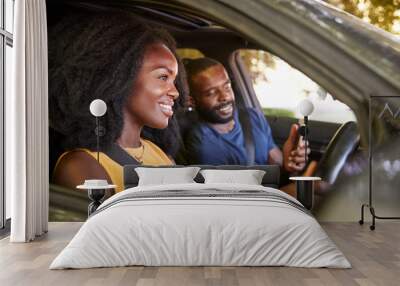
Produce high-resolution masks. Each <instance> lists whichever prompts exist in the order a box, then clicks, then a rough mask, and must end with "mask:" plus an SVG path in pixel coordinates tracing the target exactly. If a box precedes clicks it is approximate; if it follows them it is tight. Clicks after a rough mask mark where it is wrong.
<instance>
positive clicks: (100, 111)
mask: <svg viewBox="0 0 400 286" xmlns="http://www.w3.org/2000/svg"><path fill="white" fill-rule="evenodd" d="M89 109H90V113H91V114H92V115H93V116H96V117H100V116H103V115H104V114H105V113H106V111H107V104H106V103H105V102H104V101H103V100H101V99H95V100H93V101H92V102H91V103H90V106H89Z"/></svg>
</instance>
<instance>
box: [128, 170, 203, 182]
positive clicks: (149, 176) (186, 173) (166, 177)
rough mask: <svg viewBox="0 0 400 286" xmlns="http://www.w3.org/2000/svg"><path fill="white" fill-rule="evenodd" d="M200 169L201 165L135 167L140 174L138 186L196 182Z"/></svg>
mask: <svg viewBox="0 0 400 286" xmlns="http://www.w3.org/2000/svg"><path fill="white" fill-rule="evenodd" d="M199 170H200V168H199V167H182V168H146V167H137V168H135V171H136V173H137V174H138V176H139V183H138V186H149V185H167V184H186V183H195V181H194V180H193V179H194V178H195V177H196V175H197V173H198V172H199Z"/></svg>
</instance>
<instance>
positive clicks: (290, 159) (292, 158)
mask: <svg viewBox="0 0 400 286" xmlns="http://www.w3.org/2000/svg"><path fill="white" fill-rule="evenodd" d="M298 129H299V126H298V125H297V124H293V125H292V127H291V128H290V133H289V137H288V139H287V140H286V142H285V144H284V145H283V150H282V151H283V167H284V169H285V170H286V171H288V172H289V173H293V172H299V171H302V170H303V169H304V167H305V166H306V160H305V152H306V147H305V141H304V140H303V138H302V136H300V137H299V133H298ZM307 146H309V145H308V142H307ZM310 152H311V150H310V148H307V159H308V154H310Z"/></svg>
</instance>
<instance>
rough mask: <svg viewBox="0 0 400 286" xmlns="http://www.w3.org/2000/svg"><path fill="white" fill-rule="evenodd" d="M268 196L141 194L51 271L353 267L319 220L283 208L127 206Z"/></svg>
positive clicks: (106, 211)
mask: <svg viewBox="0 0 400 286" xmlns="http://www.w3.org/2000/svg"><path fill="white" fill-rule="evenodd" d="M207 189H214V190H218V191H239V190H262V191H266V192H269V194H275V195H278V196H281V197H283V198H286V199H287V200H290V201H292V202H295V203H297V204H300V203H299V202H297V201H296V200H295V199H293V198H291V197H290V196H288V195H286V194H285V193H283V192H281V191H279V190H276V189H272V188H266V187H262V186H254V185H232V184H179V185H165V186H146V187H136V188H132V189H129V190H126V191H124V192H121V193H119V194H117V195H114V196H113V197H111V198H110V199H108V200H107V201H106V202H104V203H103V204H102V205H101V206H100V208H99V210H101V209H103V210H102V211H100V212H98V213H97V214H95V215H94V216H92V217H90V218H89V219H88V220H87V221H86V223H85V224H83V225H82V227H81V229H80V230H79V232H78V233H77V234H76V235H75V237H74V238H73V239H72V241H71V242H70V243H69V244H68V245H67V247H65V249H64V250H63V251H62V252H61V253H60V254H59V255H58V256H57V257H56V259H55V260H54V261H53V263H52V264H51V266H50V269H63V268H91V267H113V266H127V265H145V266H189V265H190V266H195V265H197V266H201V265H203V266H206V265H214V266H217V265H218V266H241V265H243V266H244V265H246V266H294V267H332V268H350V267H351V266H350V263H349V262H348V261H347V259H346V258H345V257H344V255H343V254H342V252H341V251H340V250H338V248H337V247H336V246H335V244H334V243H333V242H332V241H331V240H330V238H329V237H328V236H327V234H326V233H325V231H324V230H323V229H322V228H321V226H320V225H319V224H318V222H317V221H316V220H315V219H314V217H313V216H311V215H310V214H307V213H306V212H303V211H301V210H300V209H299V208H297V207H294V206H292V205H290V204H286V203H282V201H276V200H273V199H272V200H265V199H262V198H251V197H249V198H246V197H240V198H236V197H235V196H232V197H190V196H189V197H188V196H185V197H183V196H182V197H179V196H178V197H171V198H142V199H134V200H121V201H120V202H119V203H115V202H116V201H118V200H119V199H121V198H123V197H129V195H130V194H137V193H136V192H146V191H160V192H162V191H167V190H182V191H184V190H191V191H198V192H207Z"/></svg>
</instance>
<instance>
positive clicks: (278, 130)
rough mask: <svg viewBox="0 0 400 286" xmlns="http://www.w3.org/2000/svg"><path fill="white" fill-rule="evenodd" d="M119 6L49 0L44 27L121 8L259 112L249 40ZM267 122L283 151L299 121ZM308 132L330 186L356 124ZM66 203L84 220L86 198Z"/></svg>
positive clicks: (355, 138) (214, 26) (55, 142)
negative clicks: (160, 31) (222, 71)
mask: <svg viewBox="0 0 400 286" xmlns="http://www.w3.org/2000/svg"><path fill="white" fill-rule="evenodd" d="M120 5H121V4H117V3H116V4H113V3H111V2H104V3H102V2H96V1H79V2H78V1H62V2H57V3H55V1H49V5H48V7H47V9H48V13H47V15H49V19H48V25H52V23H54V22H56V21H57V19H58V17H61V16H63V15H65V14H67V13H74V11H76V10H77V9H78V10H89V11H96V10H99V11H101V10H104V9H107V10H110V11H111V10H113V9H123V10H125V11H128V12H129V13H132V14H133V15H135V16H136V17H137V18H138V19H141V20H143V21H146V22H148V23H150V24H153V25H158V26H161V27H163V28H164V29H166V30H168V31H169V32H170V33H171V34H172V35H173V37H174V38H175V40H176V42H177V45H178V53H179V54H180V55H182V56H183V57H184V56H185V52H186V51H188V50H191V51H195V53H196V54H197V55H199V56H201V55H204V56H207V57H210V58H214V59H216V60H218V61H220V62H221V63H222V64H223V65H224V66H225V68H226V70H227V71H228V73H229V76H230V78H231V80H232V88H233V90H234V94H235V98H236V104H237V105H238V106H239V107H253V108H256V109H258V110H260V111H262V107H261V105H260V102H259V100H258V99H257V96H256V93H255V90H254V88H253V84H252V80H251V76H250V74H249V71H248V70H247V68H246V66H245V64H244V63H243V61H242V59H241V56H240V52H239V51H240V50H241V49H251V50H260V49H261V48H260V47H259V46H257V45H256V44H253V43H252V42H250V41H248V40H247V39H246V38H244V37H242V36H241V35H239V34H237V33H235V32H233V31H230V30H228V29H226V28H224V27H223V26H221V25H220V23H213V22H211V21H208V20H207V19H205V18H203V17H200V16H197V15H193V14H190V13H189V12H183V11H180V12H179V13H177V12H176V11H174V10H168V9H167V8H165V7H162V8H161V7H158V6H156V5H150V4H146V5H137V4H129V5H125V6H120ZM192 54H193V53H192ZM283 96H284V95H283ZM333 96H334V94H333ZM266 117H267V120H268V122H269V124H270V126H271V129H272V134H273V138H274V140H275V142H276V144H277V145H278V146H279V147H280V148H281V147H282V145H283V144H284V142H285V140H286V139H287V136H288V134H289V130H290V127H291V125H292V124H293V123H297V122H298V119H297V118H293V117H286V116H280V115H266ZM181 118H182V116H181ZM190 120H192V119H190ZM179 124H180V126H181V132H182V136H185V130H186V129H187V128H188V127H190V124H191V121H189V122H188V121H187V120H186V119H185V116H183V119H180V122H179ZM309 133H310V134H311V136H310V137H309V143H310V148H311V151H312V152H311V155H310V157H311V159H312V160H316V161H320V162H322V163H323V164H322V166H320V168H319V169H320V170H319V172H320V173H319V175H321V176H324V177H329V178H331V179H330V180H329V181H330V182H331V183H334V178H335V176H337V173H338V172H339V171H340V169H341V168H342V167H343V165H344V164H345V162H346V159H347V158H348V156H350V155H351V154H354V153H355V151H356V150H357V149H358V148H359V135H358V131H357V125H356V124H355V123H349V124H340V123H331V122H322V121H313V120H310V122H309ZM49 139H50V145H49V146H50V178H51V172H52V169H53V168H54V166H55V163H56V160H57V158H58V156H59V155H60V154H62V152H63V150H62V148H61V147H60V146H61V144H60V141H61V140H62V136H61V135H60V134H57V132H56V131H55V130H53V129H52V128H51V126H50V127H49ZM327 150H328V152H327ZM335 174H336V175H335ZM51 188H52V190H53V192H50V207H51V210H53V211H55V214H54V216H50V217H51V219H54V220H57V211H56V209H60V208H62V205H63V204H64V203H65V200H64V199H65V196H63V192H64V191H63V189H62V188H61V187H59V186H54V185H51ZM70 199H76V200H78V201H80V203H78V204H75V206H76V207H75V209H72V210H71V207H70V206H72V205H74V204H67V205H69V210H68V211H72V212H74V211H76V213H78V215H76V216H75V217H76V219H77V220H79V218H80V217H84V216H86V213H85V212H86V206H85V207H83V206H84V205H85V203H87V197H86V195H85V194H82V195H81V194H77V195H76V197H75V198H70ZM81 207H83V208H81ZM61 213H62V211H61V212H60V211H59V212H58V214H61ZM79 213H80V215H79Z"/></svg>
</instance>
